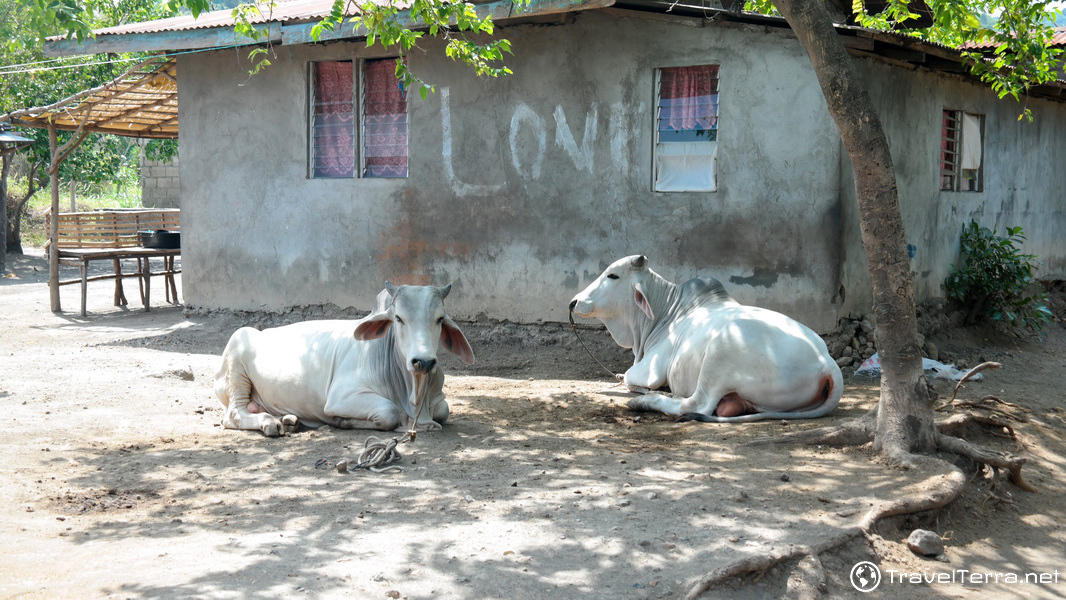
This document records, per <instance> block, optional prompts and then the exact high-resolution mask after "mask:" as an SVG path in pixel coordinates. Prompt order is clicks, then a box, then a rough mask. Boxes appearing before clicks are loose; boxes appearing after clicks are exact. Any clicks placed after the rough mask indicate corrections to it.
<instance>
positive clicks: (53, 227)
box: [48, 124, 63, 313]
mask: <svg viewBox="0 0 1066 600" xmlns="http://www.w3.org/2000/svg"><path fill="white" fill-rule="evenodd" d="M48 148H49V150H50V152H49V154H50V155H51V156H52V162H51V163H50V164H49V165H48V175H49V177H50V180H51V190H52V222H51V224H50V227H49V229H48V239H49V240H50V242H51V243H50V244H49V246H48V250H49V252H48V295H49V298H50V300H51V306H52V312H56V313H57V312H61V311H62V310H63V306H62V304H60V302H59V244H58V243H56V242H57V241H58V240H59V138H58V134H57V133H56V127H55V125H53V124H49V126H48Z"/></svg>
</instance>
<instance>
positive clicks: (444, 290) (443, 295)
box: [437, 283, 452, 300]
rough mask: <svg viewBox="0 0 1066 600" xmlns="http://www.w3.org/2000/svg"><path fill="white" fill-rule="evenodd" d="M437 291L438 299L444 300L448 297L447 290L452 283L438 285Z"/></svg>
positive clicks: (449, 289) (450, 289) (450, 287)
mask: <svg viewBox="0 0 1066 600" xmlns="http://www.w3.org/2000/svg"><path fill="white" fill-rule="evenodd" d="M437 291H439V292H440V299H441V300H444V299H445V298H447V297H448V292H450V291H452V284H450V283H449V284H448V285H446V286H444V287H439V288H437Z"/></svg>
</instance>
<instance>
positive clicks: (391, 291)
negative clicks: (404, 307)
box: [385, 279, 400, 298]
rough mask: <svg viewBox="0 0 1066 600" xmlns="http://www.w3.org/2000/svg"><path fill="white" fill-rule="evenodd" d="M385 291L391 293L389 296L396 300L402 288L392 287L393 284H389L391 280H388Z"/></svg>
mask: <svg viewBox="0 0 1066 600" xmlns="http://www.w3.org/2000/svg"><path fill="white" fill-rule="evenodd" d="M385 289H386V290H388V291H389V295H390V296H392V297H393V298H395V297H396V290H398V289H400V288H398V287H396V286H395V285H392V284H391V283H389V280H387V279H386V280H385Z"/></svg>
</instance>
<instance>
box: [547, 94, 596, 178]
mask: <svg viewBox="0 0 1066 600" xmlns="http://www.w3.org/2000/svg"><path fill="white" fill-rule="evenodd" d="M598 117H599V111H598V110H597V108H596V105H595V104H593V105H592V110H590V111H589V112H588V114H586V115H585V132H584V134H583V135H582V137H581V146H580V147H578V145H577V140H576V139H574V133H573V132H572V131H571V130H570V126H569V125H568V124H567V123H566V113H564V112H563V107H562V106H556V107H555V143H556V144H558V145H560V146H562V147H563V149H564V150H566V152H567V154H569V155H570V159H571V160H573V161H574V166H575V167H577V168H578V170H585V171H588V172H589V173H592V172H593V170H592V168H593V164H594V162H595V161H594V156H593V154H594V152H593V150H594V148H595V146H594V143H595V141H596V122H597V119H598Z"/></svg>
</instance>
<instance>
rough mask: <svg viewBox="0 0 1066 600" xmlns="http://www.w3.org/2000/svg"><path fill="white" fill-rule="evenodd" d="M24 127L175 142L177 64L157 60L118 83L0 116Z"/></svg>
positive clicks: (2, 120)
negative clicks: (171, 140) (172, 140)
mask: <svg viewBox="0 0 1066 600" xmlns="http://www.w3.org/2000/svg"><path fill="white" fill-rule="evenodd" d="M4 121H6V122H9V123H11V124H12V125H16V126H22V127H38V128H42V129H47V128H48V127H50V126H54V127H55V128H56V129H58V130H61V131H77V132H79V133H83V134H84V133H109V134H113V135H121V136H125V137H137V138H150V139H176V138H177V137H178V64H177V60H175V59H173V58H168V57H166V56H155V57H152V58H150V59H148V60H146V61H144V62H141V63H139V64H138V65H137V66H135V67H133V68H132V69H130V70H128V71H126V72H125V73H123V74H122V75H120V76H119V77H117V78H115V79H113V80H111V81H109V82H107V83H105V84H103V85H101V86H97V87H94V88H92V89H89V90H84V91H82V92H78V93H77V94H74V95H73V96H70V97H68V98H64V99H63V100H60V101H58V102H55V103H53V104H49V105H48V106H39V107H35V108H23V109H20V110H16V111H12V112H9V113H7V114H5V115H0V122H4Z"/></svg>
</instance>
